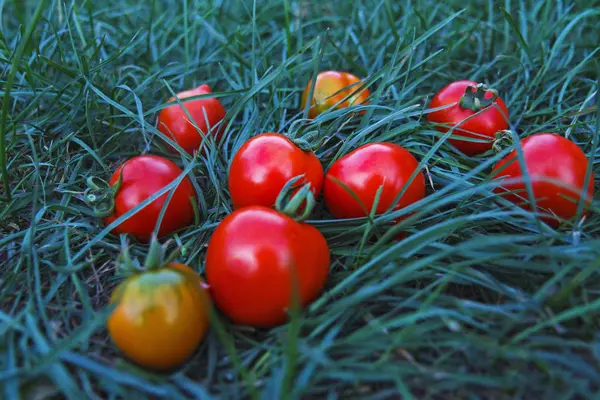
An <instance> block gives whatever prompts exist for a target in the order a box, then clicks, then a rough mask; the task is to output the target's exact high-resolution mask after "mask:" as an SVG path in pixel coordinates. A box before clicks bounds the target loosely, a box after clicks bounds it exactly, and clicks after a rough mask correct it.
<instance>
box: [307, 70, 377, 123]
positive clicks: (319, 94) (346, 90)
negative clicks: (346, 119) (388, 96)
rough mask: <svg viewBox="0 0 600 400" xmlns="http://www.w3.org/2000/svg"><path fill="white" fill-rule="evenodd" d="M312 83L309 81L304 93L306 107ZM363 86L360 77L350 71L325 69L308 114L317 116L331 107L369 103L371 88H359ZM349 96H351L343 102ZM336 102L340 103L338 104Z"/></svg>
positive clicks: (314, 92)
mask: <svg viewBox="0 0 600 400" xmlns="http://www.w3.org/2000/svg"><path fill="white" fill-rule="evenodd" d="M311 83H312V80H311V81H309V82H308V85H306V88H305V89H304V93H302V108H304V107H306V103H307V100H308V95H309V94H310V86H311ZM361 86H362V83H360V78H358V77H356V76H354V75H352V74H350V73H348V72H339V71H325V72H321V73H319V75H317V81H316V83H315V88H314V91H313V97H312V100H311V102H310V104H311V107H310V109H309V111H308V116H309V117H310V118H315V117H316V116H317V115H319V114H321V113H323V112H325V111H327V110H329V109H330V108H334V109H340V108H346V107H350V106H352V105H357V104H369V102H368V101H367V98H368V97H369V96H370V93H369V89H367V88H364V89H362V90H359V89H360V88H361ZM347 96H349V97H348V98H347V99H346V100H345V101H343V102H342V100H344V99H345V98H346V97H347ZM338 103H340V104H338ZM336 104H338V105H337V106H336Z"/></svg>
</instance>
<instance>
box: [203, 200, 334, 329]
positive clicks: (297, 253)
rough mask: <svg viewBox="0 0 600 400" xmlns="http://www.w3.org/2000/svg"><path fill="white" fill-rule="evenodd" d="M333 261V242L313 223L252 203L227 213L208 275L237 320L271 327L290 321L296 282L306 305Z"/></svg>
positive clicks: (214, 240) (212, 247)
mask: <svg viewBox="0 0 600 400" xmlns="http://www.w3.org/2000/svg"><path fill="white" fill-rule="evenodd" d="M329 262H330V256H329V247H328V246H327V242H326V241H325V238H324V237H323V235H322V234H321V233H320V232H319V231H318V230H317V229H315V228H314V227H313V226H311V225H308V224H304V223H299V222H297V221H295V220H293V219H292V218H290V217H288V216H286V215H285V214H282V213H280V212H278V211H276V210H273V209H270V208H266V207H263V206H249V207H245V208H242V209H240V210H236V211H234V212H233V213H231V214H230V215H228V216H227V217H225V219H224V220H223V221H222V222H221V223H220V224H219V226H218V227H217V229H216V230H215V232H214V234H213V235H212V237H211V239H210V242H209V244H208V253H207V255H206V278H207V282H208V284H209V286H210V292H211V295H212V298H213V300H214V301H215V303H216V304H217V306H218V307H219V309H220V310H221V311H223V312H224V313H225V314H226V315H227V316H229V318H230V319H231V320H232V321H233V322H235V323H237V324H243V325H251V326H256V327H269V326H274V325H278V324H281V323H283V322H285V321H286V319H287V313H286V310H287V309H288V308H289V307H290V305H291V304H292V302H291V296H292V293H293V292H292V287H293V286H292V285H293V284H295V283H297V284H298V289H299V297H300V302H301V304H302V305H303V306H304V305H306V304H308V303H309V302H311V301H312V300H314V299H315V298H316V297H317V296H318V294H319V293H320V292H321V291H322V289H323V286H324V285H325V281H326V280H327V274H328V272H329Z"/></svg>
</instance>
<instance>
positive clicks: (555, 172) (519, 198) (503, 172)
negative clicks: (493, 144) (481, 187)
mask: <svg viewBox="0 0 600 400" xmlns="http://www.w3.org/2000/svg"><path fill="white" fill-rule="evenodd" d="M521 147H522V149H523V156H524V158H525V165H526V166H527V172H528V175H529V177H530V179H531V186H532V189H533V194H534V196H535V200H536V205H537V208H538V211H539V212H541V213H543V214H545V215H544V216H542V218H541V219H542V220H543V221H545V222H546V223H548V224H549V225H551V226H554V227H557V226H558V225H559V224H560V221H559V219H557V218H556V217H555V216H554V215H552V214H555V215H556V216H558V217H560V218H561V219H564V220H569V219H571V218H573V217H574V216H575V215H576V214H577V202H574V201H571V200H569V199H566V198H564V197H563V196H567V197H570V198H572V199H577V200H579V199H580V198H581V194H582V191H583V188H584V184H585V181H584V180H585V174H586V171H587V167H588V162H589V161H588V159H587V157H586V156H585V153H584V152H583V150H581V149H580V148H579V146H577V145H576V144H575V143H573V142H572V141H570V140H569V139H567V138H565V137H563V136H559V135H556V134H553V133H537V134H534V135H531V136H528V137H526V138H525V139H523V140H522V141H521ZM513 160H514V161H513ZM502 168H503V169H502ZM492 176H493V177H494V178H495V179H499V180H502V179H517V180H520V179H523V178H524V176H523V171H522V169H521V165H520V163H519V161H518V159H517V152H516V150H513V151H511V152H510V153H509V154H508V155H507V156H506V157H505V158H503V159H502V160H500V162H498V164H496V166H495V167H494V169H493V170H492ZM544 178H546V179H548V178H550V179H552V180H555V181H557V182H560V183H561V184H563V185H567V186H569V188H566V187H562V186H561V185H560V184H558V183H553V182H544V181H543V179H544ZM507 191H518V193H507ZM494 192H495V193H498V194H501V195H502V197H504V198H505V199H507V200H509V201H511V202H512V203H514V204H517V205H519V206H520V207H522V208H523V209H525V210H531V205H530V204H529V196H528V194H527V188H526V185H525V182H504V183H502V186H500V187H497V188H494ZM585 192H586V194H585V200H584V201H585V204H587V205H589V204H590V203H591V200H592V197H593V195H594V177H593V175H592V177H591V179H590V182H589V184H588V187H587V190H586V191H585ZM586 214H587V210H584V211H583V213H582V216H583V215H586Z"/></svg>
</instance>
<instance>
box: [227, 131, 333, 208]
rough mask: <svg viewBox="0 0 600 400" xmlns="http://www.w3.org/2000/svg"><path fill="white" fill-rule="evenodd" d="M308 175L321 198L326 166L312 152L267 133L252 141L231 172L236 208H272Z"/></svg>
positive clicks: (316, 194)
mask: <svg viewBox="0 0 600 400" xmlns="http://www.w3.org/2000/svg"><path fill="white" fill-rule="evenodd" d="M298 175H304V183H310V184H311V191H312V192H313V194H314V196H315V197H317V196H318V195H319V193H320V192H321V188H322V186H323V167H322V166H321V162H320V161H319V160H318V159H317V157H316V156H315V155H314V154H313V153H312V152H310V151H303V150H301V149H300V148H299V147H298V146H296V145H295V144H294V143H293V142H292V141H291V140H290V139H288V138H287V137H286V136H284V135H281V134H279V133H263V134H260V135H258V136H255V137H253V138H252V139H250V140H248V141H247V142H246V143H244V145H243V146H242V147H241V148H240V150H239V151H238V152H237V153H236V155H235V157H234V158H233V161H232V162H231V168H230V169H229V192H230V193H231V199H232V200H233V205H234V207H235V208H240V207H245V206H249V205H259V206H265V207H272V206H273V205H274V204H275V200H276V199H277V195H278V194H279V192H280V191H281V189H282V188H283V187H284V185H285V184H286V182H288V181H289V180H290V179H292V178H293V177H295V176H298Z"/></svg>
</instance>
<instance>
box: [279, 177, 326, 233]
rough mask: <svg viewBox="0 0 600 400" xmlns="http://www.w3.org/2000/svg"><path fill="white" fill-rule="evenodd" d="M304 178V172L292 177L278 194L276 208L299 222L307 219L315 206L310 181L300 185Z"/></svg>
mask: <svg viewBox="0 0 600 400" xmlns="http://www.w3.org/2000/svg"><path fill="white" fill-rule="evenodd" d="M303 180H304V174H303V175H298V176H295V177H293V178H292V179H290V180H289V181H288V182H287V183H286V184H285V186H284V187H283V189H281V192H279V196H277V201H276V202H275V209H276V210H277V211H279V212H280V213H282V214H285V215H287V216H288V217H290V218H292V219H293V220H295V221H297V222H303V221H305V220H306V219H307V218H308V217H309V216H310V213H311V212H312V210H313V208H314V207H315V204H316V200H315V196H314V195H313V193H312V192H311V190H310V183H307V184H305V185H303V186H302V187H301V188H300V189H298V187H299V186H300V185H301V184H302V182H303Z"/></svg>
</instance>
